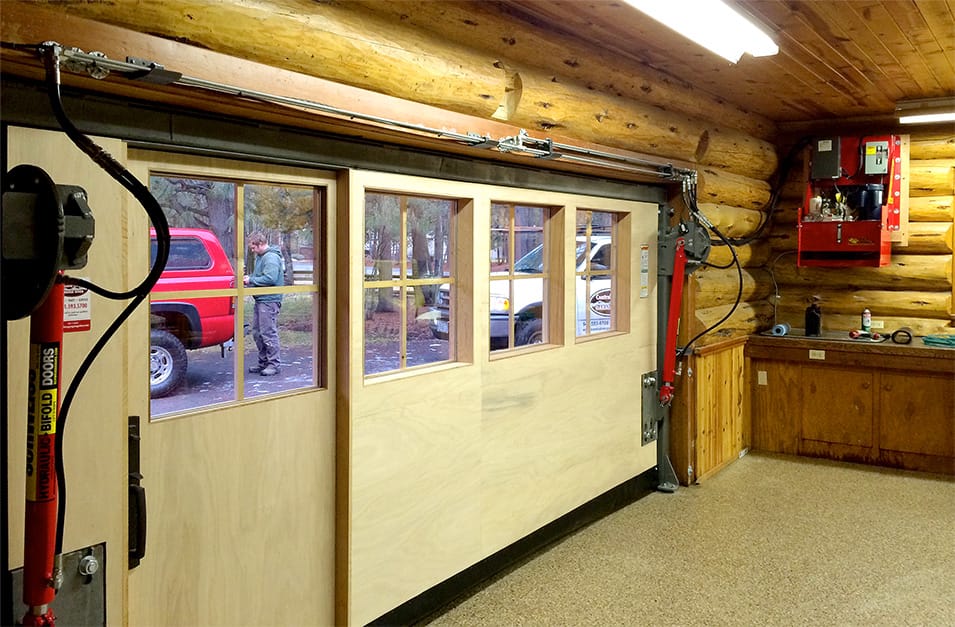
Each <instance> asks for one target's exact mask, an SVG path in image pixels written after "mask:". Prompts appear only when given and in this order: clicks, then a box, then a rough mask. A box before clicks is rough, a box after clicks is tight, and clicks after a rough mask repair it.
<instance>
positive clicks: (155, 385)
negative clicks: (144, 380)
mask: <svg viewBox="0 0 955 627" xmlns="http://www.w3.org/2000/svg"><path fill="white" fill-rule="evenodd" d="M187 363H188V360H187V358H186V349H185V347H184V346H183V345H182V342H180V341H179V338H177V337H176V336H175V335H173V334H172V333H169V332H168V331H161V330H158V329H153V330H152V331H151V332H150V334H149V397H150V398H160V397H163V396H166V395H168V394H171V393H172V392H173V391H174V390H175V389H176V388H178V387H179V385H180V384H181V383H182V381H183V379H185V378H186V365H187Z"/></svg>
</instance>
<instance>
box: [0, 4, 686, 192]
mask: <svg viewBox="0 0 955 627" xmlns="http://www.w3.org/2000/svg"><path fill="white" fill-rule="evenodd" d="M0 38H2V40H3V41H4V42H15V43H28V44H36V43H40V42H43V41H49V40H53V41H58V42H59V43H61V44H63V45H69V46H76V47H78V48H81V49H83V50H86V51H92V50H96V51H99V52H103V53H104V54H106V55H107V56H108V57H109V58H111V59H117V60H123V59H125V58H126V56H127V55H132V56H137V57H140V58H144V59H149V60H151V61H155V62H157V63H160V64H163V65H164V66H165V67H166V68H167V69H169V70H173V71H181V72H183V73H184V74H188V75H189V76H190V77H194V78H199V79H204V80H209V81H214V82H221V83H226V84H229V85H234V86H237V87H240V88H245V89H252V90H257V91H262V92H267V93H275V94H281V95H283V96H288V97H291V98H300V99H303V100H311V101H316V102H321V103H323V104H326V105H329V106H331V107H336V108H341V109H344V110H349V111H355V112H359V113H362V114H366V115H369V116H375V117H382V118H388V119H398V120H401V121H403V122H408V123H411V124H420V125H422V126H428V127H433V128H448V129H455V130H457V131H458V132H462V133H466V132H474V133H478V134H480V135H482V136H483V135H488V136H490V137H492V138H501V137H510V136H514V135H516V134H517V133H518V132H519V131H520V127H518V126H515V125H512V124H507V123H504V122H498V121H496V120H488V119H484V118H480V117H476V116H472V115H466V114H461V113H456V112H453V111H448V110H444V109H440V108H438V107H434V106H430V105H425V104H421V103H416V102H411V101H408V100H404V99H400V98H396V97H392V96H387V95H384V94H379V93H375V92H371V91H368V90H364V89H359V88H355V87H351V86H348V85H343V84H341V83H336V82H333V81H329V80H325V79H321V78H317V77H313V76H307V75H303V74H301V73H297V72H292V71H288V70H283V69H279V68H275V67H272V66H267V65H264V64H261V63H257V62H254V61H249V60H245V59H239V58H235V57H232V56H229V55H226V54H221V53H217V52H213V51H210V50H204V49H201V48H196V47H194V46H189V45H186V44H183V43H180V42H177V41H173V40H170V39H166V38H160V37H155V36H151V35H148V34H144V33H138V32H135V31H130V30H128V29H125V28H121V27H117V26H112V25H109V24H104V23H101V22H96V21H93V20H88V19H85V18H80V17H76V16H72V15H66V14H63V13H62V12H55V11H52V10H50V9H49V8H46V7H42V6H38V5H31V4H23V3H9V4H7V3H5V4H4V9H3V20H2V21H0ZM0 60H2V66H3V72H4V73H9V74H13V75H17V76H22V77H25V78H29V79H33V80H42V79H43V76H44V73H43V68H42V64H41V63H40V61H39V59H38V57H37V56H36V55H35V54H32V53H26V52H17V51H11V50H8V49H4V50H3V51H2V52H0ZM62 80H63V83H64V85H67V86H70V87H75V88H78V89H83V90H87V91H92V92H99V93H104V94H110V95H115V96H120V97H128V98H133V99H136V100H141V101H151V102H157V103H162V104H165V105H174V106H179V107H183V108H187V109H193V110H197V111H205V112H211V113H217V114H221V115H223V116H227V117H237V118H245V119H250V120H258V121H262V122H267V123H272V124H277V125H283V126H293V127H300V128H307V129H310V130H314V131H318V132H329V133H335V134H338V135H344V136H350V137H356V138H359V139H363V140H371V141H383V142H387V143H392V144H397V145H403V146H409V147H413V148H418V149H423V150H438V151H441V152H448V153H452V154H458V155H463V156H468V157H472V158H477V159H493V160H495V161H502V162H507V163H513V164H519V165H523V166H529V167H535V168H539V169H550V170H557V171H564V172H573V173H579V174H586V175H590V176H600V177H604V178H611V179H616V180H625V181H639V182H658V181H659V178H657V177H652V176H647V175H641V174H636V173H631V172H626V171H615V170H608V169H606V168H601V167H597V166H587V165H582V164H577V163H570V162H561V161H556V160H541V159H532V158H529V157H527V156H521V155H516V154H509V153H501V152H498V151H494V150H488V149H478V148H472V147H467V146H464V145H461V144H459V143H457V142H453V141H449V140H443V139H437V138H433V137H430V136H425V135H419V134H414V133H409V132H402V131H399V130H397V129H394V128H390V127H384V126H381V125H375V124H372V123H366V122H358V121H355V120H350V119H345V118H342V117H336V116H332V115H328V114H320V113H317V112H314V111H305V110H302V109H298V108H293V107H277V106H276V105H270V104H264V103H261V102H254V101H250V100H243V99H241V98H235V97H232V96H228V95H223V94H216V93H214V92H206V91H201V90H196V89H190V88H186V87H177V86H160V85H155V84H150V83H145V82H140V81H133V80H129V79H125V78H120V77H112V76H111V77H108V78H106V79H105V80H95V79H92V78H90V77H88V76H86V75H78V74H72V73H69V72H63V73H62ZM537 136H541V137H543V135H537ZM548 136H549V137H551V138H552V139H554V141H556V142H561V143H566V144H572V145H575V146H580V147H583V148H589V149H594V150H603V151H607V152H611V153H614V154H618V155H620V156H622V157H631V158H635V159H644V160H658V157H656V156H654V155H650V154H647V153H640V152H636V151H627V150H619V149H613V148H608V147H606V146H603V145H601V144H597V143H593V142H585V141H579V140H577V139H575V138H571V137H567V136H564V135H559V134H558V135H554V134H549V135H548ZM670 162H671V163H672V164H673V165H674V166H675V167H680V168H688V169H692V168H694V167H695V165H694V164H693V163H691V162H689V161H681V160H670Z"/></svg>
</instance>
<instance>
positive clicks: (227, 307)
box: [149, 228, 235, 398]
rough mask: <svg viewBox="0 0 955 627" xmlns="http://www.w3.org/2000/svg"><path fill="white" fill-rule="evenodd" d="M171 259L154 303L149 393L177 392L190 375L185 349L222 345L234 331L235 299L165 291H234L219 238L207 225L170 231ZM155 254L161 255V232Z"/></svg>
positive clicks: (154, 296)
mask: <svg viewBox="0 0 955 627" xmlns="http://www.w3.org/2000/svg"><path fill="white" fill-rule="evenodd" d="M169 232H170V235H171V236H172V243H171V246H170V250H169V261H168V262H167V263H166V269H165V270H164V271H163V273H162V276H160V278H159V282H157V283H156V286H155V287H154V288H153V291H152V297H151V299H150V303H149V314H150V316H149V317H150V326H151V331H150V347H149V392H150V396H151V397H154V398H158V397H160V396H166V395H168V394H170V393H172V392H173V391H174V390H175V389H176V388H177V387H179V385H180V384H181V383H182V381H183V379H184V378H185V376H186V368H187V365H188V359H187V357H186V350H193V349H196V348H205V347H207V346H216V345H219V346H222V355H223V357H224V356H225V348H226V345H227V344H228V343H230V342H231V341H232V338H233V336H234V335H235V297H234V296H212V297H209V298H182V297H179V298H173V299H163V298H161V296H160V294H161V293H162V292H185V291H193V290H218V289H232V288H234V287H235V271H234V270H233V269H232V264H231V263H230V262H229V258H228V256H227V255H226V253H225V251H224V250H223V249H222V245H221V244H220V243H219V239H218V238H217V237H216V236H215V235H214V234H213V233H212V232H211V231H207V230H205V229H180V228H173V229H169ZM151 236H152V256H153V258H155V255H156V233H155V231H152V232H151Z"/></svg>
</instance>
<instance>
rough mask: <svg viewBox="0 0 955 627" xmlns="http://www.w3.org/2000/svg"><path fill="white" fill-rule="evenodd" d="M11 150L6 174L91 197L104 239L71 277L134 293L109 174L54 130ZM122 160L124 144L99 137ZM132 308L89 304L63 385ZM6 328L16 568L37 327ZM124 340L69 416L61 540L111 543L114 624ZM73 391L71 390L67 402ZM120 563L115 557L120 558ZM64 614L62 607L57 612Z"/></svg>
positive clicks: (15, 141) (97, 365)
mask: <svg viewBox="0 0 955 627" xmlns="http://www.w3.org/2000/svg"><path fill="white" fill-rule="evenodd" d="M8 139H9V143H8V146H7V158H8V167H10V168H12V167H14V166H16V165H19V164H21V163H29V164H33V165H36V166H39V167H41V168H42V169H43V170H45V171H46V172H47V173H48V174H49V175H50V176H51V177H52V178H53V181H54V182H55V183H57V184H60V185H79V186H80V187H82V188H84V189H85V190H86V192H87V195H88V197H89V206H90V208H91V210H92V212H93V216H94V218H95V219H96V236H95V239H94V241H93V245H92V247H91V249H90V252H89V263H88V264H87V266H86V267H85V268H83V269H81V270H74V271H70V274H71V275H74V276H79V277H86V278H89V279H91V280H92V281H94V282H95V283H98V284H100V285H104V286H106V287H109V288H111V289H119V290H122V289H125V288H126V287H127V285H128V281H127V277H126V273H125V271H124V270H125V269H124V266H123V263H122V259H123V254H124V252H125V251H126V246H127V242H126V237H125V233H124V229H125V221H126V216H125V211H124V202H125V201H124V197H125V191H124V190H123V189H122V188H121V187H120V186H119V185H118V184H117V183H116V182H115V181H113V179H112V178H110V177H109V176H108V175H107V174H106V173H105V172H104V171H103V170H102V169H100V168H99V167H98V166H97V165H95V164H94V163H93V162H92V161H90V159H89V158H88V157H87V156H86V155H85V154H83V153H82V152H80V150H79V149H78V148H76V147H75V146H74V145H73V144H72V143H71V142H70V140H69V139H67V137H66V135H64V134H62V133H60V132H56V131H40V130H35V129H23V128H10V129H9V136H8ZM95 141H96V142H97V143H98V144H99V145H100V146H102V147H103V148H105V149H106V150H107V151H108V152H109V153H111V154H112V155H113V156H114V157H116V158H118V159H123V158H124V155H125V148H124V146H123V144H122V143H120V142H118V141H115V140H110V139H104V138H95ZM124 304H125V303H123V302H117V301H108V300H104V299H102V298H99V297H93V298H92V299H91V326H92V329H91V330H89V331H82V332H74V333H66V334H65V335H64V339H63V381H64V382H65V383H66V384H67V385H68V384H69V382H70V381H72V380H73V377H74V373H75V372H76V370H77V368H78V367H79V365H80V362H81V361H82V360H83V359H84V357H85V356H86V354H87V353H88V352H89V350H90V349H91V348H92V346H93V344H94V343H95V342H96V340H97V339H98V338H99V337H100V336H101V335H102V333H103V332H104V331H105V329H106V327H107V326H109V324H110V323H112V321H113V319H114V318H115V317H116V315H117V314H118V313H119V312H120V310H121V308H122V306H124ZM6 324H7V325H8V326H7V339H8V340H9V343H8V345H7V354H6V358H7V368H8V370H7V390H8V397H7V398H5V399H3V400H2V402H5V403H7V411H8V412H9V414H8V415H9V417H10V423H9V427H8V432H7V437H8V441H9V443H10V444H9V446H10V455H9V458H8V459H6V460H4V462H3V463H4V464H5V465H6V467H5V469H4V475H3V481H6V482H7V486H8V489H9V495H10V496H9V498H10V501H9V503H5V504H4V506H5V507H8V508H9V509H8V514H9V521H10V529H9V538H3V541H4V542H9V544H8V546H9V548H10V563H9V564H4V565H3V567H4V568H11V569H12V568H19V567H20V566H22V563H23V524H24V522H23V510H24V506H23V503H24V481H25V479H24V474H25V448H24V443H25V442H26V397H27V369H28V350H29V336H30V330H29V329H30V323H29V320H28V319H24V320H18V321H14V322H9V323H6ZM125 346H126V336H125V333H124V332H123V331H120V333H118V334H117V335H116V336H115V337H114V339H113V340H112V341H111V342H110V343H109V344H108V345H107V346H106V348H105V349H104V350H103V352H102V353H101V355H100V357H99V358H98V359H97V361H96V362H94V364H93V367H92V368H91V369H90V371H89V374H88V375H87V377H86V379H85V380H84V382H83V384H82V385H81V386H80V388H79V389H78V391H77V394H76V397H75V400H74V402H73V407H72V408H71V409H70V412H69V416H68V423H67V425H68V427H67V429H66V430H65V431H64V433H63V437H64V464H65V469H66V479H67V490H68V493H67V495H68V510H67V517H66V527H65V531H64V538H63V549H64V551H66V552H70V551H75V550H78V549H80V548H83V547H86V546H90V545H93V544H98V543H100V542H105V543H106V550H107V555H108V556H109V559H107V561H106V569H105V571H104V572H105V577H106V600H105V601H106V617H107V621H108V623H109V624H111V625H112V624H122V622H123V573H124V564H125V560H124V559H123V557H122V556H123V554H124V553H125V551H126V546H125V533H126V492H127V487H126V474H127V472H128V471H127V466H126V463H127V462H126V396H125V390H124V389H123V388H122V386H117V385H116V377H117V373H121V372H125V370H126V358H125ZM65 392H66V386H65V385H64V387H63V388H62V390H61V394H63V393H65ZM114 556H115V557H114ZM52 607H53V609H54V611H55V610H56V607H57V605H56V602H55V601H54V604H53V606H52Z"/></svg>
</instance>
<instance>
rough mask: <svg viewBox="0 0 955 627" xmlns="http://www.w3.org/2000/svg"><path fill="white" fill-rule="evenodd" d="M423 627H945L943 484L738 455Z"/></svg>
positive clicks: (948, 533) (949, 533)
mask: <svg viewBox="0 0 955 627" xmlns="http://www.w3.org/2000/svg"><path fill="white" fill-rule="evenodd" d="M424 624H430V625H436V626H439V625H472V626H473V625H495V626H497V625H502V626H503V625H515V626H516V625H548V626H550V625H561V626H571V625H868V626H872V625H891V626H896V625H927V626H935V625H938V626H955V481H953V479H952V478H951V477H943V476H938V475H927V474H922V473H913V472H903V471H893V470H888V469H882V468H876V467H871V466H860V465H853V464H841V463H836V462H828V461H822V460H812V459H807V458H797V457H783V456H769V455H762V454H749V455H747V456H745V457H743V458H742V459H740V460H739V461H737V462H735V463H734V464H732V465H730V466H729V467H727V468H726V469H724V470H723V471H722V472H720V473H719V474H718V475H716V476H715V477H713V478H712V479H709V480H707V481H705V482H704V483H703V484H702V485H699V486H692V487H689V488H681V489H680V490H679V491H677V492H676V493H675V494H663V493H654V494H651V495H649V496H647V497H645V498H643V499H641V500H640V501H638V502H637V503H635V504H633V505H630V506H629V507H627V508H624V509H622V510H620V511H618V512H615V513H614V514H612V515H610V516H608V517H606V518H604V519H602V520H599V521H597V522H595V523H594V524H592V525H590V526H589V527H586V528H585V529H582V530H581V531H578V532H577V533H575V534H574V535H572V536H570V537H568V538H566V539H565V540H563V541H561V542H559V543H557V544H555V545H553V546H551V547H550V548H549V549H547V550H546V551H544V552H542V553H540V554H538V555H536V556H534V557H533V558H531V559H529V560H528V561H526V562H524V563H523V564H521V565H520V566H517V567H515V568H512V569H511V570H509V571H508V572H506V573H504V574H502V575H501V576H499V577H498V578H496V579H495V580H494V581H492V582H491V583H490V584H488V585H486V586H485V587H483V588H482V589H480V590H478V591H476V592H474V593H473V594H472V595H471V596H470V597H468V598H466V599H464V600H462V601H459V602H458V603H457V604H456V605H454V606H453V607H450V608H445V609H444V610H443V613H441V614H439V615H437V616H434V617H431V619H430V622H427V623H424Z"/></svg>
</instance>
